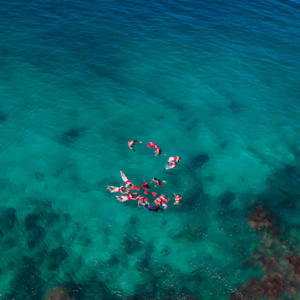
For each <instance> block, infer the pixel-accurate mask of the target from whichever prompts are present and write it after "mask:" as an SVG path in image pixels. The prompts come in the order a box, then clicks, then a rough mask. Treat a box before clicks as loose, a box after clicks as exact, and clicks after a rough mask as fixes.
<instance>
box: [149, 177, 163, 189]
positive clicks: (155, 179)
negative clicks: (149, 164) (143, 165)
mask: <svg viewBox="0 0 300 300" xmlns="http://www.w3.org/2000/svg"><path fill="white" fill-rule="evenodd" d="M152 181H154V182H155V183H157V185H156V186H155V187H157V186H159V185H160V186H164V183H167V182H166V181H162V182H161V181H160V180H158V179H157V178H156V177H154V178H153V179H152V180H151V181H150V183H152Z"/></svg>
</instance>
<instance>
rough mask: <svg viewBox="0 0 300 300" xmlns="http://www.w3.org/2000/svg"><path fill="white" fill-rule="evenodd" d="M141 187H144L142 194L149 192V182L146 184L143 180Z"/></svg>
mask: <svg viewBox="0 0 300 300" xmlns="http://www.w3.org/2000/svg"><path fill="white" fill-rule="evenodd" d="M142 187H143V189H144V194H149V192H148V190H150V186H149V184H148V183H147V182H144V183H143V184H142Z"/></svg>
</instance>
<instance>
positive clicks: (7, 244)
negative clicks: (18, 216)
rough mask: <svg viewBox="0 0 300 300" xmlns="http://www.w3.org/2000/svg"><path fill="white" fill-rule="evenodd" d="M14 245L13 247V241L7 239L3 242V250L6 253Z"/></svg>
mask: <svg viewBox="0 0 300 300" xmlns="http://www.w3.org/2000/svg"><path fill="white" fill-rule="evenodd" d="M14 245H15V242H14V240H13V239H11V238H8V239H7V240H5V242H4V250H5V251H7V250H9V249H11V248H13V247H14Z"/></svg>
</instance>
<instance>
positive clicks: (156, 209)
mask: <svg viewBox="0 0 300 300" xmlns="http://www.w3.org/2000/svg"><path fill="white" fill-rule="evenodd" d="M142 205H143V207H144V208H145V209H147V210H149V211H155V212H158V211H159V210H160V209H161V208H160V206H159V205H154V206H153V207H151V204H150V203H148V202H146V203H143V204H142Z"/></svg>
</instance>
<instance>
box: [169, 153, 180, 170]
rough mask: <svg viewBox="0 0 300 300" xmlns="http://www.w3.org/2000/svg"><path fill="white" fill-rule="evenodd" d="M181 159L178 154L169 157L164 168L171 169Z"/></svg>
mask: <svg viewBox="0 0 300 300" xmlns="http://www.w3.org/2000/svg"><path fill="white" fill-rule="evenodd" d="M180 161H181V158H180V157H179V156H174V157H170V158H169V159H168V164H167V166H166V169H167V170H169V169H173V168H175V167H176V166H177V163H178V162H180Z"/></svg>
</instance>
